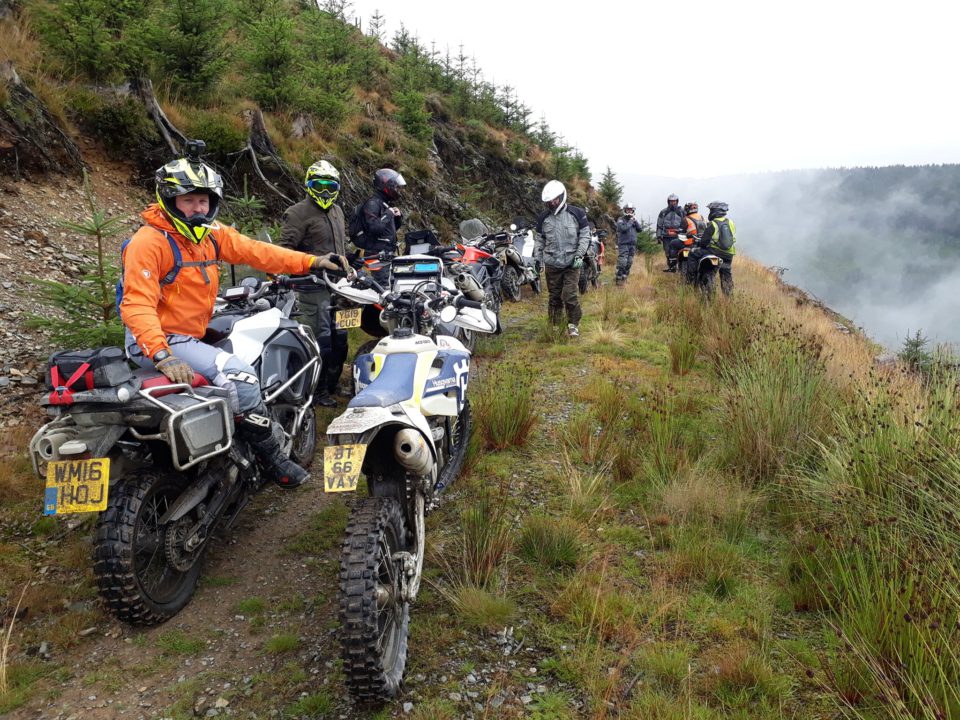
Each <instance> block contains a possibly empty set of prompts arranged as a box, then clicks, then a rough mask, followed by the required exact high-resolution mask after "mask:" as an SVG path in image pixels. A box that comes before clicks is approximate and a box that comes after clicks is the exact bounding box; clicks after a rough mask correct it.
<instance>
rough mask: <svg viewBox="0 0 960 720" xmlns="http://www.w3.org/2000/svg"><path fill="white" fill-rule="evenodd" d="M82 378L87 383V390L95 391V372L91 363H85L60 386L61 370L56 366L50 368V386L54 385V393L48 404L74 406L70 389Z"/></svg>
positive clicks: (51, 394)
mask: <svg viewBox="0 0 960 720" xmlns="http://www.w3.org/2000/svg"><path fill="white" fill-rule="evenodd" d="M81 376H82V377H83V379H84V380H85V381H86V384H87V390H93V370H91V369H90V363H83V365H81V366H80V367H78V368H77V369H76V370H75V371H74V373H73V375H71V376H70V378H69V379H68V380H67V381H66V382H65V383H63V384H62V385H61V384H60V368H59V367H57V366H56V365H54V366H53V367H52V368H50V384H51V385H53V391H52V392H51V393H50V397H49V398H48V402H49V403H50V404H51V405H72V404H73V391H72V390H71V389H70V388H71V387H72V386H73V384H74V383H75V382H76V381H77V380H79V379H80V378H81Z"/></svg>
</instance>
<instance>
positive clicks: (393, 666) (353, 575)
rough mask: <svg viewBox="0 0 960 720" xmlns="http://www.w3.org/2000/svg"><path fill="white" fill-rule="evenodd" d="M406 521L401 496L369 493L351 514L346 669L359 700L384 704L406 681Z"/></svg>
mask: <svg viewBox="0 0 960 720" xmlns="http://www.w3.org/2000/svg"><path fill="white" fill-rule="evenodd" d="M408 543H409V540H408V538H407V530H406V522H405V520H404V516H403V512H402V511H401V509H400V503H399V502H398V501H397V499H396V498H387V497H371V498H364V499H363V500H361V501H360V502H359V503H358V504H357V506H356V507H355V508H354V510H353V512H352V513H351V514H350V521H349V522H348V523H347V534H346V538H345V539H344V542H343V547H342V550H341V554H340V623H341V625H342V629H341V639H340V642H341V650H342V657H343V674H344V676H345V677H346V682H347V687H348V688H349V690H350V694H351V695H353V697H354V699H356V700H357V701H358V702H359V703H361V704H364V705H380V704H383V703H385V702H387V701H388V700H390V699H392V698H395V697H396V696H397V695H398V694H399V693H400V690H401V689H402V686H403V673H404V670H405V669H406V665H407V640H408V635H409V631H410V603H408V602H406V601H405V600H403V599H401V597H400V575H401V573H402V572H403V567H402V564H401V563H399V562H397V561H395V560H393V559H392V556H393V554H394V553H395V552H398V551H401V550H406V549H408Z"/></svg>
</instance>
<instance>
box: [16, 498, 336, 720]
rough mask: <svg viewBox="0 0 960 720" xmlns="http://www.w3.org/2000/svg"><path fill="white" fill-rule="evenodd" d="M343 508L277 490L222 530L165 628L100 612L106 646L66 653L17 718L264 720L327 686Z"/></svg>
mask: <svg viewBox="0 0 960 720" xmlns="http://www.w3.org/2000/svg"><path fill="white" fill-rule="evenodd" d="M346 515H347V508H346V506H345V505H344V504H343V502H342V501H341V500H340V499H338V498H330V497H329V496H326V495H325V494H324V492H323V489H322V487H321V485H320V483H314V484H311V486H310V487H308V488H304V489H301V490H298V491H294V492H290V493H286V492H283V491H280V490H278V489H275V488H270V489H268V490H267V491H265V492H264V493H263V494H262V495H261V496H259V497H258V498H256V499H255V500H254V501H253V502H252V503H251V505H250V506H249V507H248V508H246V509H245V510H244V512H243V513H242V514H241V516H240V519H239V521H238V523H237V525H236V526H235V527H234V528H232V529H231V530H229V531H226V532H221V533H220V535H219V537H218V538H216V539H215V543H214V545H213V546H212V548H211V550H210V554H209V555H208V557H207V559H206V564H205V567H204V571H203V574H202V579H201V586H200V588H199V589H198V591H197V593H196V595H195V596H194V598H193V600H192V601H191V602H190V604H189V605H187V607H186V608H185V609H184V610H183V611H182V612H181V613H180V614H179V615H177V616H176V617H174V618H173V619H172V620H170V621H168V622H167V623H165V624H163V625H161V626H158V627H154V628H146V629H140V628H134V627H131V626H129V625H123V624H121V623H119V622H117V621H114V620H112V619H111V618H110V617H109V616H107V615H103V616H102V622H101V623H100V624H99V625H98V626H97V631H96V632H97V634H98V635H101V637H100V638H99V639H97V640H95V641H93V642H92V643H87V644H84V645H83V646H81V647H80V648H77V649H75V650H74V651H72V652H70V653H67V654H66V656H61V657H54V658H53V659H54V661H57V662H60V663H63V665H64V668H65V670H64V672H63V673H62V675H64V676H66V677H64V679H62V680H61V681H60V682H57V681H55V680H52V679H51V680H50V681H48V683H47V686H46V688H45V690H46V692H44V691H40V692H35V693H34V694H33V698H34V699H33V700H32V701H31V702H30V703H28V704H27V705H26V706H24V707H22V708H20V709H18V710H16V711H14V712H13V713H12V714H11V715H10V717H12V718H50V719H51V720H53V719H59V720H67V719H68V718H76V719H77V720H80V719H81V718H83V719H84V720H87V719H88V718H90V719H93V720H100V719H106V718H153V717H180V716H192V715H200V716H206V715H208V714H210V715H213V714H218V713H221V712H226V711H227V709H228V708H229V714H234V713H236V712H240V713H241V714H242V715H245V716H248V715H250V714H251V713H252V714H253V715H255V716H258V717H260V716H268V715H270V714H271V711H274V712H273V713H272V714H274V715H275V714H276V711H282V710H283V709H285V708H286V707H288V706H289V705H291V704H292V703H294V702H296V701H297V699H298V698H299V697H300V696H301V694H302V693H308V694H312V693H314V692H316V690H317V689H318V688H323V687H324V686H326V685H333V686H336V687H331V688H330V695H331V696H332V697H335V698H341V699H344V700H343V702H346V700H345V698H347V693H346V691H345V688H343V687H342V682H341V680H340V678H339V676H337V675H335V673H334V672H332V668H333V667H334V662H333V660H334V659H335V658H337V657H339V648H338V646H337V639H336V636H335V630H334V627H335V622H336V605H335V598H336V573H337V567H338V553H337V548H338V547H339V542H340V538H341V535H342V530H343V521H344V519H345V518H346Z"/></svg>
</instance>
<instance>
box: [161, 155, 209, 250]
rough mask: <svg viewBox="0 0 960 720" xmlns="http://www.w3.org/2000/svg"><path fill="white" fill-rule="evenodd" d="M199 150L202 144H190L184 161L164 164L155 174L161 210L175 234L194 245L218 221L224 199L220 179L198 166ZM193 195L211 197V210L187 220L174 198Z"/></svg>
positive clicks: (199, 162)
mask: <svg viewBox="0 0 960 720" xmlns="http://www.w3.org/2000/svg"><path fill="white" fill-rule="evenodd" d="M197 145H199V146H200V147H199V148H198V147H196V146H197ZM202 149H203V147H202V143H201V142H199V141H191V142H190V143H188V148H187V157H185V158H180V159H179V160H174V161H173V162H169V163H167V164H166V165H164V166H163V167H162V168H158V169H157V174H156V180H157V202H158V203H160V208H161V209H162V210H163V212H164V213H166V215H167V217H169V218H170V222H172V223H173V226H174V228H176V230H177V232H179V233H180V234H181V235H183V236H184V237H185V238H188V239H189V240H191V241H193V242H194V243H197V244H199V243H200V242H201V241H202V240H203V238H205V237H206V236H207V233H208V232H210V224H211V223H212V222H213V221H214V218H216V217H217V213H218V212H219V211H220V200H221V199H222V198H223V179H222V178H221V177H220V175H219V174H218V173H217V172H216V171H215V170H214V169H213V168H211V167H210V166H209V165H206V164H205V163H203V162H201V160H200V155H199V152H202ZM198 150H199V152H198ZM193 192H205V193H206V194H207V195H208V196H209V197H210V210H209V211H208V212H207V213H206V214H205V215H200V214H195V215H190V216H189V217H187V216H185V215H184V214H183V213H182V212H180V211H179V210H178V209H177V204H176V198H177V197H178V196H180V195H187V194H189V193H193Z"/></svg>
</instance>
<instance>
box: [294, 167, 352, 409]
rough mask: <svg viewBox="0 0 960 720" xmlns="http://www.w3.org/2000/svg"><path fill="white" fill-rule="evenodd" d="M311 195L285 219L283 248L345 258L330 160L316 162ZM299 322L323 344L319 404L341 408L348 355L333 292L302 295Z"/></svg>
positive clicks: (308, 181) (309, 178)
mask: <svg viewBox="0 0 960 720" xmlns="http://www.w3.org/2000/svg"><path fill="white" fill-rule="evenodd" d="M304 188H305V190H306V192H307V197H306V198H304V199H303V200H301V201H300V202H298V203H297V204H295V205H292V206H291V207H290V208H288V209H287V211H286V212H285V213H284V215H283V229H282V230H281V232H280V244H281V245H283V246H285V247H288V248H290V249H292V250H300V251H301V252H307V253H311V254H320V255H322V254H324V253H328V252H331V253H334V254H335V255H345V254H346V244H347V233H346V226H345V223H344V216H343V210H342V209H341V208H340V206H339V205H337V204H335V201H336V199H337V197H338V195H339V194H340V173H339V172H338V171H337V169H336V168H335V167H334V166H333V165H331V164H330V163H329V162H327V161H326V160H320V161H319V162H315V163H314V164H313V165H311V166H310V167H309V168H308V169H307V174H306V177H305V178H304ZM299 300H300V311H301V313H302V315H301V317H300V322H302V323H303V324H304V325H309V326H310V327H311V328H312V329H313V332H314V335H315V336H316V338H317V344H318V345H319V346H320V355H321V357H322V359H323V376H322V377H321V381H320V387H319V388H317V395H316V399H315V403H316V404H317V405H322V406H324V407H333V406H334V405H336V404H337V401H336V400H335V398H334V396H335V395H336V390H337V384H338V383H339V381H340V374H341V372H342V370H343V362H344V360H345V359H346V357H347V351H348V347H347V331H346V330H338V329H337V327H336V322H335V314H334V313H335V311H334V310H333V309H332V308H331V299H330V291H329V290H328V289H327V288H325V287H324V288H318V289H317V290H316V291H314V292H310V293H300V296H299Z"/></svg>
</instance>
